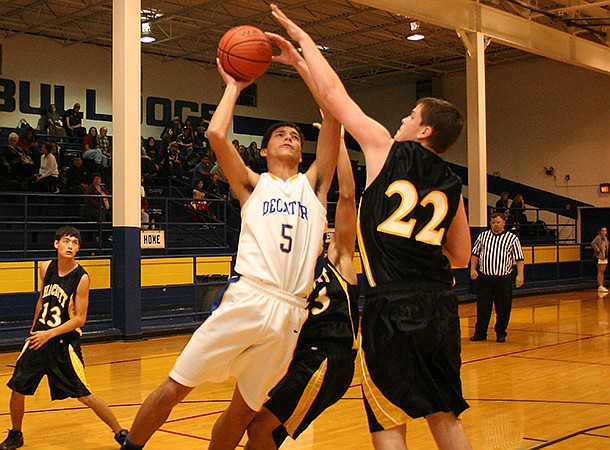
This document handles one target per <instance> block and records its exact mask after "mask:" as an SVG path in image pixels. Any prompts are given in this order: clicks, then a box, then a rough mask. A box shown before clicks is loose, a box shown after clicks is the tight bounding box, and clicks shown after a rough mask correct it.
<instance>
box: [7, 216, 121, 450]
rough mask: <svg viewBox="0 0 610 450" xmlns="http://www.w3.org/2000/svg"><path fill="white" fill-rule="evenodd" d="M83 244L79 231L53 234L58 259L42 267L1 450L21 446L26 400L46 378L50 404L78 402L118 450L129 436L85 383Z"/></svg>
mask: <svg viewBox="0 0 610 450" xmlns="http://www.w3.org/2000/svg"><path fill="white" fill-rule="evenodd" d="M80 242H81V238H80V232H79V231H78V230H77V229H76V228H74V227H71V226H63V227H61V228H59V229H58V230H57V232H56V233H55V248H56V249H57V259H54V260H52V261H46V262H43V263H42V264H41V265H40V279H41V281H42V289H41V290H40V296H39V297H38V303H36V310H35V313H34V322H33V324H32V328H31V331H30V337H29V338H27V339H26V341H25V345H24V347H23V350H22V351H21V354H20V355H19V358H18V359H17V363H16V365H15V370H14V372H13V376H12V377H11V379H10V380H9V382H8V384H7V385H8V387H9V388H11V390H12V391H13V392H12V393H11V399H10V404H9V405H10V410H11V423H12V429H11V430H9V435H8V437H7V438H6V440H5V441H4V442H3V443H2V444H0V449H2V450H12V449H16V448H19V447H21V446H22V445H23V434H22V432H21V426H22V423H23V415H24V412H25V396H26V395H34V393H35V392H36V389H37V388H38V384H39V383H40V381H41V380H42V378H43V377H44V376H45V375H46V376H47V378H48V382H49V389H50V391H51V399H52V400H63V399H65V398H69V397H72V398H77V399H78V400H79V401H81V402H82V403H83V404H84V405H86V406H88V407H89V408H91V409H92V410H93V412H94V413H95V414H96V415H97V416H98V417H99V418H100V419H102V420H103V421H104V423H106V425H108V426H109V427H110V428H111V429H112V431H113V432H114V433H115V435H114V438H115V440H116V441H117V442H118V443H119V444H122V443H123V441H124V440H125V437H126V436H127V430H124V429H122V428H121V426H120V425H119V422H118V421H117V419H116V417H115V416H114V414H113V413H112V411H111V410H110V408H109V407H108V405H107V404H106V403H104V401H103V400H101V399H100V398H99V397H97V396H96V395H95V394H92V393H91V390H90V387H89V384H88V383H87V380H86V378H85V366H84V362H83V356H82V352H81V347H80V336H81V334H82V332H81V328H82V326H83V325H84V324H85V321H86V319H87V308H88V306H89V275H87V272H86V271H85V269H83V268H82V267H81V266H80V264H78V263H77V262H76V260H75V257H76V254H77V253H78V250H79V248H80Z"/></svg>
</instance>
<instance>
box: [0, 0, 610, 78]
mask: <svg viewBox="0 0 610 450" xmlns="http://www.w3.org/2000/svg"><path fill="white" fill-rule="evenodd" d="M141 1H142V9H146V10H148V11H150V12H152V13H153V14H152V16H153V18H151V19H150V24H151V27H152V33H153V34H154V36H155V37H156V39H157V40H156V41H155V42H153V43H151V44H142V51H143V52H144V53H146V54H149V55H153V56H154V57H157V58H159V59H160V60H167V59H186V60H189V61H194V62H197V63H201V64H204V65H210V64H214V61H215V58H216V46H217V43H218V41H219V40H220V37H221V36H222V35H223V34H224V32H225V31H227V30H228V29H229V28H231V27H233V26H236V25H241V24H251V25H256V26H258V27H260V28H262V29H264V30H267V31H274V32H278V33H280V34H284V35H285V33H283V29H281V28H280V27H279V25H278V24H277V23H275V21H274V20H273V18H272V17H271V14H270V10H269V6H268V3H267V2H265V1H263V0H207V1H204V0H141ZM405 1H407V0H405ZM473 1H475V0H473ZM477 3H480V4H485V5H486V6H490V7H493V8H498V9H501V10H503V11H506V12H508V13H510V14H514V15H518V16H520V17H523V18H526V19H528V20H531V21H534V22H538V23H541V24H544V25H547V26H549V27H553V28H556V29H560V30H562V31H564V32H566V33H571V34H575V35H577V36H579V37H582V38H584V39H588V40H591V41H594V42H596V43H598V44H603V45H606V46H607V45H608V42H609V40H608V32H609V30H610V1H594V0H591V1H584V0H537V1H536V0H530V1H527V0H522V1H521V0H480V1H478V2H477ZM278 4H279V5H280V7H281V8H282V9H283V10H284V11H285V12H286V13H287V14H288V15H289V16H290V17H291V18H292V19H294V20H295V21H296V22H297V23H298V24H299V25H301V26H302V27H303V28H304V29H305V30H306V31H308V32H309V33H310V34H311V35H312V37H313V38H314V40H316V42H317V43H318V44H321V45H324V46H325V47H327V48H328V51H327V52H326V55H327V58H328V59H329V61H330V62H331V64H332V65H333V67H335V69H336V70H337V71H338V72H339V73H340V75H341V77H342V78H343V79H344V80H345V81H346V82H347V83H350V84H360V85H383V84H386V83H387V82H388V80H390V79H392V77H405V76H406V77H411V78H413V77H421V78H424V77H430V76H440V75H443V74H446V73H452V72H456V71H462V70H464V68H465V58H464V54H465V50H464V46H463V44H462V42H461V40H460V39H459V38H458V36H457V35H456V32H455V30H452V29H447V28H441V27H438V26H434V25H431V24H427V23H422V24H421V31H422V32H423V33H424V34H425V36H426V38H425V39H424V40H421V41H417V42H413V41H409V40H407V39H406V36H408V35H409V32H410V25H409V24H410V22H411V21H412V20H413V19H411V18H409V17H404V16H402V15H399V14H394V13H391V12H388V11H384V10H380V9H376V8H373V7H370V6H366V5H363V4H361V3H357V2H354V1H348V0H282V1H281V2H278ZM439 14H442V11H439ZM0 17H1V18H2V19H1V20H0V36H2V37H3V38H7V39H10V38H11V36H14V35H17V34H31V35H39V36H45V37H48V38H51V39H55V40H58V41H60V42H61V43H62V44H63V45H66V46H70V45H74V44H76V43H88V44H92V45H100V46H111V44H112V1H111V0H42V1H31V0H7V1H0ZM531 56H532V55H531V54H529V53H526V52H524V51H521V50H517V49H514V48H511V47H507V46H505V45H501V44H498V43H495V42H494V41H493V40H491V41H490V43H489V46H488V48H487V50H486V63H487V64H488V65H489V64H501V63H504V62H508V61H514V60H516V59H520V58H527V57H531ZM270 72H272V73H275V74H277V75H283V76H295V73H294V72H293V71H291V70H290V69H289V68H286V67H283V66H280V65H274V66H272V68H270Z"/></svg>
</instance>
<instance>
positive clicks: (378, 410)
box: [360, 343, 412, 430]
mask: <svg viewBox="0 0 610 450" xmlns="http://www.w3.org/2000/svg"><path fill="white" fill-rule="evenodd" d="M364 356H365V355H364V349H363V348H362V343H360V364H361V366H362V390H363V391H364V396H365V397H366V399H367V401H368V403H369V406H370V407H371V409H372V410H373V414H374V415H375V418H376V419H377V422H379V424H380V425H381V426H382V427H383V429H384V430H387V429H389V428H394V427H396V426H398V425H402V424H405V423H407V422H409V421H410V420H411V419H412V418H411V417H409V416H408V415H407V413H405V412H404V411H403V410H402V409H400V408H399V407H398V406H396V405H395V404H394V403H392V402H391V401H390V400H388V399H387V398H386V397H385V396H384V395H383V394H382V393H381V391H380V390H379V388H378V387H377V386H375V383H374V382H373V380H371V376H370V374H369V371H368V368H367V367H366V359H365V357H364Z"/></svg>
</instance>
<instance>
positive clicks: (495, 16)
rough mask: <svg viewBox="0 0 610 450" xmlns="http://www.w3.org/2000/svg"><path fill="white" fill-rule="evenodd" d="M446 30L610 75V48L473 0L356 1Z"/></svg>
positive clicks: (356, 0)
mask: <svg viewBox="0 0 610 450" xmlns="http://www.w3.org/2000/svg"><path fill="white" fill-rule="evenodd" d="M354 1H355V2H356V3H361V4H363V5H367V6H373V7H375V8H379V9H384V10H386V11H390V12H393V13H396V14H402V15H405V16H409V17H414V18H416V19H419V20H422V21H424V22H429V23H432V24H434V25H438V26H441V27H444V28H458V29H461V30H466V31H471V32H480V33H483V34H485V35H486V36H488V37H491V38H493V39H494V40H495V41H496V42H499V43H502V44H504V45H508V46H509V47H514V48H518V49H520V50H524V51H526V52H530V53H534V54H536V55H540V56H544V57H545V58H550V59H554V60H557V61H561V62H564V63H567V64H572V65H575V66H579V67H583V68H586V69H592V70H595V71H598V72H603V73H606V74H609V75H610V47H608V46H604V45H601V44H596V43H595V42H591V41H587V40H585V39H582V38H578V37H576V36H573V35H571V34H569V33H565V32H562V31H559V30H555V29H553V28H550V27H547V26H545V25H541V24H539V23H536V22H533V21H531V20H527V19H524V18H522V17H518V16H515V15H513V14H510V13H507V12H504V11H501V10H499V9H496V8H492V7H489V6H485V5H482V4H480V3H477V2H476V1H473V0H354Z"/></svg>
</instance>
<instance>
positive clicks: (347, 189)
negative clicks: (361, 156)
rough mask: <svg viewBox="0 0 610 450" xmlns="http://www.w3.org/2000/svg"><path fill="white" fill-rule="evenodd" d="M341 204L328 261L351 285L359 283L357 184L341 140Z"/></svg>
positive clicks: (339, 169)
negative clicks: (356, 264)
mask: <svg viewBox="0 0 610 450" xmlns="http://www.w3.org/2000/svg"><path fill="white" fill-rule="evenodd" d="M337 178H338V180H339V202H338V203H337V211H336V213H335V235H334V236H333V239H332V241H331V243H330V245H329V247H328V259H329V260H330V262H331V263H333V264H334V265H335V267H337V269H339V272H340V273H341V275H343V277H344V278H345V279H346V280H347V281H349V282H350V283H354V284H355V283H357V282H358V279H357V277H356V271H355V270H354V261H353V259H354V250H355V248H356V184H355V183H354V175H353V172H352V165H351V163H350V159H349V154H348V152H347V148H346V147H345V141H344V140H343V139H341V149H340V150H339V160H338V161H337Z"/></svg>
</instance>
